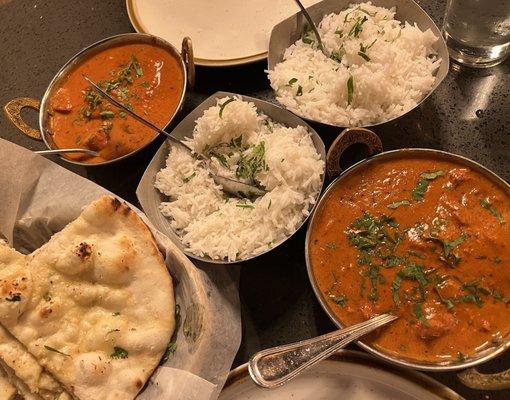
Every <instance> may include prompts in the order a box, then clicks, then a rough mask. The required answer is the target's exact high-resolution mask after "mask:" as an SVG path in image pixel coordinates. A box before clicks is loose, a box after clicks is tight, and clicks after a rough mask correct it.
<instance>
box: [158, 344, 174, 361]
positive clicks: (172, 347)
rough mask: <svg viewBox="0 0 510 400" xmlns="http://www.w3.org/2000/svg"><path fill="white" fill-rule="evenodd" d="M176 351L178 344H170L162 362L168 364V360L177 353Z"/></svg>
mask: <svg viewBox="0 0 510 400" xmlns="http://www.w3.org/2000/svg"><path fill="white" fill-rule="evenodd" d="M176 350H177V343H175V342H170V343H168V346H167V347H166V350H165V354H164V355H163V358H162V359H161V362H166V361H167V360H168V358H169V357H170V356H171V355H173V354H174V353H175V352H176Z"/></svg>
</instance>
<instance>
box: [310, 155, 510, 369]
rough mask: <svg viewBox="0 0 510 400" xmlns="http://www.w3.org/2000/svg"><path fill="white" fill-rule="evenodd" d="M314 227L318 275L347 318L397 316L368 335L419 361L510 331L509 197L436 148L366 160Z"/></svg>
mask: <svg viewBox="0 0 510 400" xmlns="http://www.w3.org/2000/svg"><path fill="white" fill-rule="evenodd" d="M340 182H341V184H337V185H336V186H335V187H334V188H332V190H330V191H329V192H328V194H327V197H326V198H325V199H324V201H323V203H322V205H321V207H320V208H319V209H318V210H317V215H316V216H315V218H314V221H313V225H312V226H311V227H310V229H311V231H310V241H309V254H310V262H311V268H312V272H313V275H314V279H315V283H316V285H317V286H318V288H319V290H320V292H321V294H322V295H323V296H324V298H325V299H326V301H327V303H328V306H329V308H330V310H331V311H332V312H333V313H334V314H335V315H336V316H337V317H338V319H339V320H340V321H341V322H342V323H343V324H345V325H351V324H355V323H358V322H361V321H364V320H366V319H369V318H371V317H373V316H375V315H376V314H381V313H384V312H391V313H394V314H396V315H399V316H400V318H399V319H398V320H396V321H395V322H393V323H392V324H390V325H389V326H387V327H385V328H382V329H381V330H380V331H378V332H377V333H376V334H374V335H372V336H371V337H369V338H367V339H366V340H365V342H366V343H369V344H371V345H374V346H375V347H376V348H378V349H380V350H382V351H384V352H386V353H389V354H392V355H394V356H395V355H396V356H399V357H403V358H406V359H409V360H414V361H419V362H441V361H450V362H457V361H463V360H464V359H465V358H466V357H469V356H472V355H474V354H475V353H477V351H478V350H480V349H482V348H485V347H488V346H491V345H492V344H493V343H495V342H496V343H497V342H498V341H500V340H502V338H508V335H509V334H510V305H509V302H510V300H509V297H510V271H509V269H508V268H509V262H510V255H509V246H510V245H509V243H510V229H509V224H510V201H509V200H510V199H509V196H508V195H507V194H506V193H505V191H504V189H503V188H501V187H499V186H497V185H495V184H493V183H491V182H490V181H489V180H488V179H486V178H485V177H483V176H482V175H481V174H479V173H477V172H475V171H473V170H471V169H470V168H468V167H466V166H463V165H460V164H455V163H453V162H450V161H444V160H442V159H435V158H420V157H409V158H402V159H393V160H385V161H380V162H378V163H371V164H369V165H368V166H367V167H365V168H364V169H363V170H361V171H360V172H358V173H356V174H351V175H350V176H348V177H346V178H345V179H343V180H341V181H340Z"/></svg>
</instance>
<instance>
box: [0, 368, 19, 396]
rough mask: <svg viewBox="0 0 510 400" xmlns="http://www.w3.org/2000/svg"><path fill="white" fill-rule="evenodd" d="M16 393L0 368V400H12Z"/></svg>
mask: <svg viewBox="0 0 510 400" xmlns="http://www.w3.org/2000/svg"><path fill="white" fill-rule="evenodd" d="M16 393H17V392H16V389H15V388H14V386H12V385H11V384H10V382H9V380H8V379H7V374H6V373H5V372H4V371H3V370H2V369H1V368H0V400H12V399H14V396H16Z"/></svg>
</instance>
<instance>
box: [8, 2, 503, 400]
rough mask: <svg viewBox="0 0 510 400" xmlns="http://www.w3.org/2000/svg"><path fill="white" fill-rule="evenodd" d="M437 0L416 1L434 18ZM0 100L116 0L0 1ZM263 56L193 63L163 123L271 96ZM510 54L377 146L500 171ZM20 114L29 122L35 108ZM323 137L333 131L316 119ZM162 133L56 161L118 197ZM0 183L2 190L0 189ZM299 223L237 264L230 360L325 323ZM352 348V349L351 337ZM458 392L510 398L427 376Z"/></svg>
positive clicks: (17, 137)
mask: <svg viewBox="0 0 510 400" xmlns="http://www.w3.org/2000/svg"><path fill="white" fill-rule="evenodd" d="M445 2H446V1H445V0H420V1H418V3H420V5H421V6H422V7H423V8H424V9H425V11H427V12H428V13H429V14H430V16H431V17H432V18H433V19H434V20H435V21H436V23H437V24H438V26H441V24H442V19H443V10H444V7H445ZM0 21H1V22H0V60H1V64H2V66H1V68H0V85H1V91H0V105H1V106H2V107H3V105H4V104H5V103H6V102H7V101H9V100H10V99H12V98H15V97H21V96H28V97H34V98H41V97H42V95H43V93H44V91H45V90H46V87H47V85H48V83H49V81H50V80H51V79H52V77H53V76H54V74H55V73H56V72H57V71H58V70H59V68H60V67H61V66H62V64H64V63H65V62H66V61H67V60H68V59H69V58H70V57H71V56H72V55H73V54H75V53H76V52H78V51H79V50H80V49H82V48H83V47H84V46H88V45H90V44H91V43H93V42H95V41H97V40H99V39H102V38H104V37H107V36H111V35H115V34H118V33H124V32H131V31H133V29H132V27H131V25H130V22H129V19H128V16H127V12H126V8H125V1H122V0H87V1H67V0H0ZM265 68H266V62H265V61H264V62H259V63H255V64H252V65H248V66H243V67H236V68H223V69H211V68H198V70H197V83H196V88H195V90H194V91H192V92H191V91H190V92H189V93H188V94H187V96H186V101H185V104H184V109H183V111H182V112H181V114H180V115H179V118H177V119H176V120H175V121H174V122H173V123H172V125H171V126H169V127H168V128H167V130H171V129H172V126H174V125H175V124H176V123H177V122H178V121H179V120H180V119H181V118H182V117H184V116H185V115H186V114H187V113H188V112H189V111H190V110H192V109H193V108H194V107H195V106H197V105H198V104H199V103H200V102H201V101H202V100H203V99H205V98H206V97H208V96H209V95H210V94H212V93H214V92H215V91H218V90H224V91H230V92H237V93H241V94H246V95H250V96H255V97H259V98H263V99H269V100H271V99H272V94H271V91H270V89H269V84H268V80H267V78H266V75H265V73H264V69H265ZM509 72H510V61H507V62H506V63H504V64H502V65H500V66H497V67H494V68H492V69H487V70H470V69H460V70H455V69H454V68H451V70H450V73H449V74H448V76H447V77H446V79H445V80H444V81H443V83H442V84H441V85H440V86H439V88H438V89H437V90H436V91H435V92H434V93H433V94H432V95H431V96H430V97H429V98H428V99H427V100H426V101H425V102H424V104H423V105H422V106H420V107H419V108H417V109H415V110H414V111H413V112H411V113H409V114H407V115H406V116H404V117H403V118H400V119H399V120H397V121H396V122H395V123H391V124H388V125H385V126H383V127H380V128H377V129H376V132H377V133H378V134H379V135H380V137H381V139H382V141H383V144H384V147H385V148H386V149H394V148H400V147H431V148H436V149H442V150H446V151H450V152H454V153H457V154H461V155H464V156H467V157H469V158H471V159H473V160H475V161H478V162H480V163H481V164H483V165H485V166H486V167H488V168H490V169H492V170H493V171H494V172H496V173H497V174H499V175H500V176H501V177H503V178H504V179H506V180H507V181H508V180H509V179H510V133H509V132H510V130H509V129H508V125H510V98H509V94H510V74H509ZM24 116H25V117H26V119H27V121H29V122H30V123H31V124H32V125H33V126H36V125H37V113H36V112H31V111H27V112H26V113H25V114H24ZM317 130H318V132H319V134H320V135H321V136H322V138H323V140H324V142H325V143H326V145H328V144H329V143H331V141H332V140H333V139H334V137H335V136H336V135H337V134H338V133H339V131H338V130H335V129H325V128H324V127H322V126H319V127H317ZM0 137H2V138H4V139H8V140H11V141H13V142H15V143H17V144H19V145H22V146H24V147H27V148H29V149H33V150H36V149H44V148H45V146H44V145H43V144H42V143H41V142H38V141H35V140H33V139H30V138H28V137H26V136H23V135H22V134H21V133H19V132H18V131H17V130H16V129H15V128H14V127H13V126H12V125H10V123H9V122H8V121H7V120H6V119H5V118H4V117H3V116H0ZM162 140H163V139H160V140H157V141H156V142H154V143H153V145H151V146H149V147H148V148H146V149H145V150H144V151H142V152H140V153H139V154H137V155H135V156H133V157H130V158H128V159H127V160H125V161H123V162H120V163H116V164H113V165H110V166H105V167H95V168H82V167H76V166H72V165H70V164H68V163H65V162H62V161H61V160H59V159H58V158H55V159H54V160H55V162H58V163H60V164H62V165H63V166H64V167H66V168H69V169H71V170H73V171H75V172H77V173H79V174H81V175H83V176H86V177H88V178H89V179H91V180H93V181H95V182H97V183H98V184H100V185H102V186H104V187H106V188H107V189H109V190H111V191H113V192H114V193H116V194H118V195H119V196H121V197H123V198H125V199H126V200H128V201H130V202H133V203H136V198H135V195H134V189H135V187H136V185H137V183H138V181H139V179H140V177H141V175H142V173H143V171H144V169H145V167H146V165H147V164H148V162H149V160H150V159H151V157H152V155H153V154H154V152H155V151H156V149H157V148H158V147H159V144H160V143H161V141H162ZM1 190H8V188H1ZM304 236H305V234H304V230H301V231H300V232H299V233H298V234H297V235H295V236H294V237H293V238H291V239H290V240H289V241H288V242H286V243H285V244H284V245H282V246H280V247H279V248H277V249H275V251H273V252H271V253H269V254H267V255H265V256H261V257H259V258H256V259H255V260H253V261H250V262H247V263H245V264H243V265H242V267H241V280H240V296H241V303H242V319H243V340H242V343H241V348H240V349H239V352H238V354H237V357H236V359H235V361H234V366H236V365H239V364H241V363H244V362H246V361H247V359H248V357H249V356H250V354H252V353H254V352H255V351H257V350H259V349H261V348H265V347H270V346H275V345H280V344H284V343H289V342H292V341H296V340H300V339H305V338H309V337H312V336H316V335H318V334H322V333H326V332H328V331H330V330H333V329H334V325H333V323H332V322H331V321H330V320H329V319H328V317H327V315H326V314H325V313H324V311H323V310H322V309H321V307H320V305H319V303H318V301H317V300H316V299H315V296H314V294H313V291H312V288H311V286H310V283H309V281H308V278H307V275H306V269H305V261H304V255H303V250H304V249H303V246H304ZM352 348H356V346H355V345H352ZM509 367H510V354H509V353H508V352H507V353H506V354H505V355H502V356H500V357H498V358H497V359H495V360H493V361H491V362H489V363H487V364H485V365H483V366H481V367H480V370H481V371H483V372H495V371H501V370H503V369H505V368H509ZM429 375H431V376H433V377H434V378H436V379H438V380H439V381H441V382H443V383H445V384H447V385H448V386H450V387H451V388H453V389H454V390H456V391H457V392H458V393H459V394H461V395H463V396H464V397H465V398H466V399H494V400H508V399H510V391H508V390H507V391H499V392H482V391H474V390H470V389H467V388H466V387H464V386H463V385H462V384H461V383H460V382H459V381H458V379H457V377H456V375H455V373H436V374H429Z"/></svg>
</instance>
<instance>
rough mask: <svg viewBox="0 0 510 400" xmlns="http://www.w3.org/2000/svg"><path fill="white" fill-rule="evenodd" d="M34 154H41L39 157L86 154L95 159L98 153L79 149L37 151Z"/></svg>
mask: <svg viewBox="0 0 510 400" xmlns="http://www.w3.org/2000/svg"><path fill="white" fill-rule="evenodd" d="M34 153H36V154H41V155H44V154H66V153H85V154H88V155H89V156H95V157H97V156H98V155H99V153H98V152H97V151H94V150H89V149H79V148H76V149H52V150H38V151H34Z"/></svg>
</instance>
